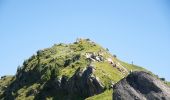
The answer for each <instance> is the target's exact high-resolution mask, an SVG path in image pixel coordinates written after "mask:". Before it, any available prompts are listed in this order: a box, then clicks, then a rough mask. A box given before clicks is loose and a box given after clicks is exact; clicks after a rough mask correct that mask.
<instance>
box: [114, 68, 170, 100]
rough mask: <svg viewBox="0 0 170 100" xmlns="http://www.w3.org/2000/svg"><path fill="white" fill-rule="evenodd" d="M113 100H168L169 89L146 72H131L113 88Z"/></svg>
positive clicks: (169, 97)
mask: <svg viewBox="0 0 170 100" xmlns="http://www.w3.org/2000/svg"><path fill="white" fill-rule="evenodd" d="M113 90H114V92H113V100H170V88H169V87H168V86H166V85H165V84H164V83H163V82H162V81H160V80H159V79H157V78H155V77H153V76H152V75H150V74H149V73H146V72H142V71H141V72H132V73H131V74H130V75H128V76H127V77H126V78H124V79H122V80H121V81H120V82H118V83H117V84H115V85H114V87H113Z"/></svg>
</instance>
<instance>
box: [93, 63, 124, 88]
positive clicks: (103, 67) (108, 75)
mask: <svg viewBox="0 0 170 100" xmlns="http://www.w3.org/2000/svg"><path fill="white" fill-rule="evenodd" d="M93 64H94V67H95V69H96V70H95V72H94V75H95V76H97V77H99V79H100V80H101V82H102V83H103V84H104V86H106V87H107V88H109V86H110V85H111V83H112V82H114V83H116V82H118V81H119V80H121V79H122V78H123V77H125V75H123V74H122V73H121V72H120V71H118V70H117V69H116V68H114V67H112V66H111V64H109V63H108V62H94V63H93Z"/></svg>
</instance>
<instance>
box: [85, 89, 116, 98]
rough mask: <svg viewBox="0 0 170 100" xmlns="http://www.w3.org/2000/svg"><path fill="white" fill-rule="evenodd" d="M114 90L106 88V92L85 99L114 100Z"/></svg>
mask: <svg viewBox="0 0 170 100" xmlns="http://www.w3.org/2000/svg"><path fill="white" fill-rule="evenodd" d="M112 92H113V91H112V90H106V91H105V92H103V93H101V94H98V95H94V96H92V97H89V98H87V99H85V100H112Z"/></svg>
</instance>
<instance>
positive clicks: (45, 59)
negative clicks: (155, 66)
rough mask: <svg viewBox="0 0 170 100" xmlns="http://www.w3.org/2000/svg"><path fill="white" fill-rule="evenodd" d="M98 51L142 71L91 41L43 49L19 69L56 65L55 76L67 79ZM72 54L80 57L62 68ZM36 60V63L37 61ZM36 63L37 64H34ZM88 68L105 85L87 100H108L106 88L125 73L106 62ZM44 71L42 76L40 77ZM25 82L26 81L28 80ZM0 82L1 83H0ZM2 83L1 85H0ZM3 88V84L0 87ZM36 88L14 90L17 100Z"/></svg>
mask: <svg viewBox="0 0 170 100" xmlns="http://www.w3.org/2000/svg"><path fill="white" fill-rule="evenodd" d="M100 50H102V51H103V52H104V58H111V59H112V60H113V61H115V62H119V63H120V64H121V65H122V66H124V67H125V68H126V69H127V70H128V71H130V70H133V71H134V70H144V71H146V70H145V69H143V68H141V67H138V66H136V65H131V64H128V63H125V62H122V61H120V60H118V59H117V58H114V57H113V56H112V55H111V54H110V53H109V52H108V51H106V50H105V49H104V48H102V47H101V46H99V45H98V44H95V43H93V42H91V41H87V40H82V41H79V42H76V43H73V44H69V45H66V44H58V45H54V46H53V47H51V48H47V49H44V50H39V51H38V53H37V55H33V56H32V57H30V58H29V59H28V60H25V61H24V64H23V66H22V68H21V70H22V71H25V72H29V71H35V70H37V65H38V68H39V70H40V69H41V71H42V70H46V68H48V69H47V70H50V68H49V66H54V65H56V64H57V67H58V68H59V76H58V77H61V76H62V75H65V76H67V77H68V78H69V77H71V76H72V75H73V74H74V73H75V71H76V70H77V69H78V68H79V67H80V68H81V69H82V70H83V69H84V68H85V67H86V66H87V65H88V64H89V63H88V62H87V61H86V60H85V56H84V54H85V53H86V52H98V51H100ZM38 55H39V56H38ZM75 55H80V59H79V60H78V61H75V62H70V64H68V65H67V67H63V66H64V63H65V61H66V60H68V59H72V58H73V57H74V56H75ZM38 59H40V61H38ZM38 63H39V64H38ZM92 65H94V67H95V69H96V71H95V72H94V75H95V76H96V77H98V78H99V79H100V81H101V82H102V83H103V85H104V86H106V89H107V90H106V91H105V92H104V93H102V94H99V95H95V96H93V97H90V98H88V99H87V100H100V99H101V100H110V98H111V97H112V96H111V94H112V93H111V90H108V88H109V87H110V85H111V84H112V83H116V82H118V81H119V80H121V79H122V78H124V77H125V76H126V75H127V74H128V73H126V74H123V73H121V72H120V71H118V69H116V68H114V67H112V66H111V65H110V64H109V63H108V62H107V61H104V62H93V63H92ZM45 73H46V72H44V73H42V72H41V74H42V77H44V75H46V74H45ZM28 79H29V78H28ZM0 82H1V81H0ZM0 84H2V83H0ZM2 85H3V84H2ZM38 87H39V84H38V83H35V84H33V85H31V86H29V87H23V88H21V89H20V90H18V91H17V93H16V94H19V95H18V97H17V100H20V99H24V98H26V97H27V96H26V94H27V93H28V92H29V91H31V90H34V89H36V88H38ZM27 98H30V99H32V98H34V97H33V96H30V97H27Z"/></svg>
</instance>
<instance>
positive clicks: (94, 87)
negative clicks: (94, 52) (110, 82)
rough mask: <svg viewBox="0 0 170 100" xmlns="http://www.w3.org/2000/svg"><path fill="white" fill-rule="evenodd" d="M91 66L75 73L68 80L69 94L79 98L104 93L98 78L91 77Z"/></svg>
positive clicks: (92, 69)
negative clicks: (79, 96)
mask: <svg viewBox="0 0 170 100" xmlns="http://www.w3.org/2000/svg"><path fill="white" fill-rule="evenodd" d="M94 70H95V69H94V67H93V66H89V67H87V68H86V69H85V70H84V71H77V72H76V73H75V75H74V76H73V77H72V78H71V79H70V80H69V82H68V83H69V87H70V88H71V89H69V93H78V94H79V95H81V96H85V97H89V96H93V95H95V94H99V93H101V92H103V91H104V86H103V85H102V83H101V82H100V80H99V78H98V77H95V76H94V75H93V71H94Z"/></svg>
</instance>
